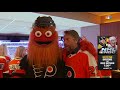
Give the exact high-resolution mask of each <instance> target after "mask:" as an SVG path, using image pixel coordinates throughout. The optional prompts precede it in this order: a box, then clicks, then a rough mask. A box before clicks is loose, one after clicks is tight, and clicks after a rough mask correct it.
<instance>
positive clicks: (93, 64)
mask: <svg viewBox="0 0 120 90" xmlns="http://www.w3.org/2000/svg"><path fill="white" fill-rule="evenodd" d="M80 49H81V51H82V52H84V53H86V54H87V55H88V59H89V69H90V75H91V77H93V78H97V77H102V76H101V72H100V70H98V64H97V62H98V61H97V60H98V57H97V51H96V49H95V47H94V45H93V44H92V43H91V42H89V41H87V40H86V39H84V40H81V42H80ZM93 74H94V75H93Z"/></svg>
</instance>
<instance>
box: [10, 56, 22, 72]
mask: <svg viewBox="0 0 120 90" xmlns="http://www.w3.org/2000/svg"><path fill="white" fill-rule="evenodd" d="M20 60H21V58H15V59H13V60H11V61H10V62H9V74H12V73H13V72H15V71H16V70H18V69H20V66H19V64H20Z"/></svg>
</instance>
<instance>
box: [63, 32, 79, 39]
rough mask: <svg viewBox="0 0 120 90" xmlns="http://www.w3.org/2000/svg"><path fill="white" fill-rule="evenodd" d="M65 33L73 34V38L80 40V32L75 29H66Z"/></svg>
mask: <svg viewBox="0 0 120 90" xmlns="http://www.w3.org/2000/svg"><path fill="white" fill-rule="evenodd" d="M64 34H69V35H71V36H72V37H73V38H75V39H76V40H79V39H80V37H79V34H78V33H77V31H75V30H66V31H64Z"/></svg>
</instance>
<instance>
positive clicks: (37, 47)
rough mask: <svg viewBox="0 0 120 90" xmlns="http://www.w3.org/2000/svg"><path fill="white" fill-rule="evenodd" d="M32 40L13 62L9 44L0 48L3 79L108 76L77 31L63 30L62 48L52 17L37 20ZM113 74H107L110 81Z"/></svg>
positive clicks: (21, 49)
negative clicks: (9, 52) (8, 49)
mask: <svg viewBox="0 0 120 90" xmlns="http://www.w3.org/2000/svg"><path fill="white" fill-rule="evenodd" d="M29 37H30V38H29V43H28V48H27V49H28V50H27V51H26V48H25V47H24V46H19V47H17V48H16V52H15V54H14V58H13V59H11V58H10V57H9V56H8V54H7V47H6V45H3V44H2V45H0V78H104V77H105V76H104V75H103V74H102V73H101V70H98V64H97V62H98V61H97V60H98V59H97V58H98V57H97V50H96V49H95V47H94V45H93V44H92V43H91V42H90V41H88V40H87V39H86V38H84V37H83V38H82V37H80V36H79V35H78V33H77V32H76V31H75V30H66V31H64V37H63V40H64V48H60V47H59V44H58V33H57V31H56V24H55V22H54V21H53V19H52V18H51V17H45V16H43V17H37V19H36V20H35V22H34V24H33V26H32V31H31V33H30V36H29ZM102 72H104V71H102ZM105 72H107V71H105ZM111 75H112V74H111V72H110V73H109V75H108V74H106V76H108V77H107V78H110V77H111ZM109 76H110V77H109Z"/></svg>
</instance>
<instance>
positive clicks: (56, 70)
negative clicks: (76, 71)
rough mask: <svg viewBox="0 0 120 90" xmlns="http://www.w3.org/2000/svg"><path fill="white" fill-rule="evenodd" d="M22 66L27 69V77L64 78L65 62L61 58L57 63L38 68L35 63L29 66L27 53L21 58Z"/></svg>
mask: <svg viewBox="0 0 120 90" xmlns="http://www.w3.org/2000/svg"><path fill="white" fill-rule="evenodd" d="M20 68H21V69H23V70H25V73H26V74H25V75H24V76H23V77H25V78H63V77H64V62H63V61H62V60H59V61H58V63H57V64H56V65H51V66H47V67H41V68H37V67H36V66H35V65H32V66H29V64H28V60H27V55H26V56H25V57H24V58H23V59H22V60H21V62H20Z"/></svg>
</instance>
